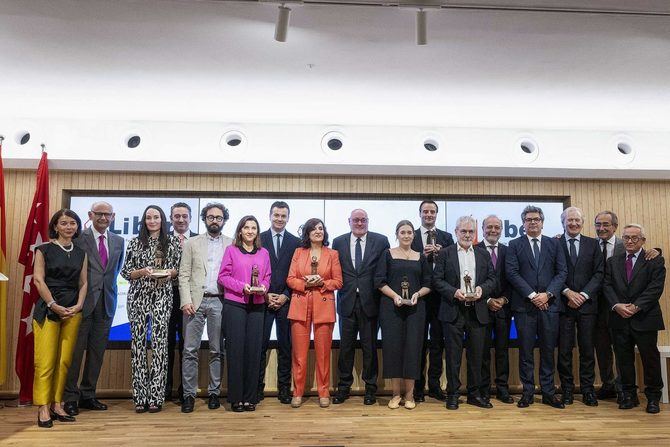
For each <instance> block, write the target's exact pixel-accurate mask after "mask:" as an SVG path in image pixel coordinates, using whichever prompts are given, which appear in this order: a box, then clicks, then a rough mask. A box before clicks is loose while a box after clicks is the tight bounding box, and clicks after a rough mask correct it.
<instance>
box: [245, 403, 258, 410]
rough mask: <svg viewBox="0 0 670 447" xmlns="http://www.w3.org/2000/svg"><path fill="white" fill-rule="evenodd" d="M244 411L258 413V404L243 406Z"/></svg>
mask: <svg viewBox="0 0 670 447" xmlns="http://www.w3.org/2000/svg"><path fill="white" fill-rule="evenodd" d="M243 407H244V411H256V404H250V403H246V404H244V405H243Z"/></svg>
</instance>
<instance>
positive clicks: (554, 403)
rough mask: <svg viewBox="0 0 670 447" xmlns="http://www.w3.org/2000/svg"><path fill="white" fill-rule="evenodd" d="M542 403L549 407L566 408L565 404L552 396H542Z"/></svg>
mask: <svg viewBox="0 0 670 447" xmlns="http://www.w3.org/2000/svg"><path fill="white" fill-rule="evenodd" d="M542 403H543V404H545V405H549V406H550V407H554V408H565V404H563V402H561V401H560V400H559V399H558V397H556V396H554V395H551V396H550V395H547V394H545V395H544V396H542Z"/></svg>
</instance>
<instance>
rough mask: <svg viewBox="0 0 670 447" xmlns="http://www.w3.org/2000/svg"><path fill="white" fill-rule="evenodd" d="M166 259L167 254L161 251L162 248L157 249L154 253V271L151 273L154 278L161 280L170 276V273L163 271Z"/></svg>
mask: <svg viewBox="0 0 670 447" xmlns="http://www.w3.org/2000/svg"><path fill="white" fill-rule="evenodd" d="M164 259H165V254H164V253H163V250H161V249H160V247H156V250H155V251H154V265H153V266H152V267H153V271H152V272H151V277H152V278H154V279H161V278H167V277H168V276H170V272H169V271H168V270H164V269H163V261H164Z"/></svg>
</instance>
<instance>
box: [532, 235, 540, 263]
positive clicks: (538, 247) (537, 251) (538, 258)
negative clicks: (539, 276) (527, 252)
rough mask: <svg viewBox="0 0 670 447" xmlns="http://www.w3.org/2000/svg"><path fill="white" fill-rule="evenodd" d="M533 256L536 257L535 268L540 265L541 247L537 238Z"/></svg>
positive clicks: (534, 241)
mask: <svg viewBox="0 0 670 447" xmlns="http://www.w3.org/2000/svg"><path fill="white" fill-rule="evenodd" d="M533 256H534V257H535V266H539V265H540V246H539V245H538V244H537V238H535V237H534V238H533Z"/></svg>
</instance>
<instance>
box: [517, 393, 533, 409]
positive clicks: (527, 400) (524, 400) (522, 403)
mask: <svg viewBox="0 0 670 447" xmlns="http://www.w3.org/2000/svg"><path fill="white" fill-rule="evenodd" d="M533 402H534V399H533V396H532V395H526V394H524V395H523V396H521V399H519V402H517V403H516V406H517V407H519V408H528V407H529V406H531V405H533Z"/></svg>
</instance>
